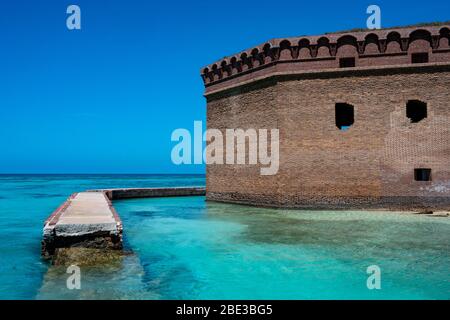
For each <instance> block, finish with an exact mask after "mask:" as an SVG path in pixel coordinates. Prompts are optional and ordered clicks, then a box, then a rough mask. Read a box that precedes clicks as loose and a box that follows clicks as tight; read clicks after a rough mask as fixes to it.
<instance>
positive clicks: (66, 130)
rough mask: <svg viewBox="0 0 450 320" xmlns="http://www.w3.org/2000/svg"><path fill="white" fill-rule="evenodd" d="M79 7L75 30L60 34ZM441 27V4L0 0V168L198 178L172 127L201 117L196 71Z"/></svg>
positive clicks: (446, 8)
mask: <svg viewBox="0 0 450 320" xmlns="http://www.w3.org/2000/svg"><path fill="white" fill-rule="evenodd" d="M70 4H77V5H79V6H80V8H81V12H82V22H81V23H82V30H80V31H69V30H68V29H67V28H66V17H67V14H66V8H67V6H68V5H70ZM370 4H377V5H379V6H380V7H381V11H382V27H389V26H397V25H404V24H412V23H418V22H429V21H444V20H449V19H450V16H449V15H448V13H449V12H450V2H448V1H442V0H441V1H433V0H429V1H426V2H423V1H354V0H353V1H350V0H346V1H328V2H327V1H299V0H298V1H283V0H280V1H275V2H274V1H265V0H259V1H215V0H204V1H186V0H184V1H143V0H141V1H137V0H126V1H125V0H118V1H113V0H101V1H100V0H87V1H86V0H71V1H64V0H54V1H50V0H39V1H38V0H34V1H31V0H29V1H24V0H14V1H13V0H9V1H6V0H2V1H1V3H0V41H1V46H0V173H203V172H204V166H203V165H190V166H186V165H185V166H175V165H173V164H172V162H171V160H170V151H171V149H172V147H173V145H174V143H173V142H171V141H170V136H171V133H172V131H173V130H174V129H176V128H188V129H191V128H193V121H194V120H203V121H205V113H206V102H205V99H204V98H203V95H202V94H203V84H202V81H201V78H200V68H201V67H202V66H204V65H206V64H209V63H211V62H214V61H216V60H218V59H220V58H221V57H223V56H226V55H229V54H233V53H235V52H238V51H240V50H242V49H245V48H248V47H250V46H253V45H256V44H259V43H261V42H264V41H266V40H268V39H270V38H274V37H283V36H296V35H310V34H321V33H324V32H331V31H338V30H343V29H352V28H364V27H365V25H366V19H367V15H366V13H365V11H366V8H367V6H368V5H370Z"/></svg>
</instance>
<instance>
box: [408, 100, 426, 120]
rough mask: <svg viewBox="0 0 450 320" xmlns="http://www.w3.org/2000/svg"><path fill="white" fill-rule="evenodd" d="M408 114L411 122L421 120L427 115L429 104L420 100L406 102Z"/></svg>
mask: <svg viewBox="0 0 450 320" xmlns="http://www.w3.org/2000/svg"><path fill="white" fill-rule="evenodd" d="M406 116H407V117H408V118H409V119H410V120H411V123H416V122H419V121H421V120H423V119H425V118H426V117H427V104H426V103H425V102H422V101H419V100H409V101H408V103H407V104H406Z"/></svg>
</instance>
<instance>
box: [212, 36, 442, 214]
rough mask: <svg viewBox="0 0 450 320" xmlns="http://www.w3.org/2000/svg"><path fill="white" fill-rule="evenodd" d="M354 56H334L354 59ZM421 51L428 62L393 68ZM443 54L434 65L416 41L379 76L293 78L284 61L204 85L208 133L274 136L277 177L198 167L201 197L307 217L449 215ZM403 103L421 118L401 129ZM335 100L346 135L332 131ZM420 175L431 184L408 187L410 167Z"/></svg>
mask: <svg viewBox="0 0 450 320" xmlns="http://www.w3.org/2000/svg"><path fill="white" fill-rule="evenodd" d="M441 40H442V41H441V42H442V43H444V42H445V41H444V40H448V38H443V39H441ZM443 45H447V46H448V41H447V42H445V44H443ZM369 49H370V48H369ZM369 49H367V47H366V50H369ZM395 49H396V48H390V47H389V46H388V47H387V50H388V51H389V50H395ZM355 50H356V49H354V48H353V49H352V48H347V49H346V51H347V52H346V53H345V54H344V55H345V56H348V55H350V56H351V55H352V54H354V55H358V52H357V51H355ZM370 50H372V51H373V52H372V53H376V48H372V49H370ZM370 50H369V51H370ZM424 50H429V52H430V56H431V58H430V63H429V64H423V65H420V66H419V65H411V64H409V63H408V61H409V60H405V61H404V63H405V65H404V66H400V65H399V64H400V62H399V61H400V60H398V59H402V57H406V58H407V59H409V58H408V56H410V55H411V53H413V52H423V51H424ZM352 52H353V53H352ZM444 54H445V55H439V57H438V55H437V56H436V57H434V56H433V53H432V49H431V47H430V44H429V43H427V42H425V41H423V40H422V39H419V40H416V41H414V42H412V43H410V44H409V46H408V52H407V54H406V55H399V56H393V57H392V58H393V59H395V63H393V64H392V66H391V67H389V68H385V67H384V65H383V63H382V62H381V60H379V61H378V62H377V63H374V64H370V63H369V62H366V65H365V66H364V67H362V68H354V69H348V70H343V69H337V70H335V71H332V70H329V69H327V70H323V72H301V71H299V69H298V67H294V65H293V64H289V63H286V64H277V65H274V66H273V67H272V68H277V69H276V70H277V72H276V73H270V72H272V71H270V72H268V71H265V72H268V73H267V74H266V77H262V78H259V77H257V76H256V75H255V74H253V76H254V78H253V79H252V78H251V76H250V75H251V74H252V73H249V74H247V76H246V75H245V74H244V75H243V76H242V77H237V78H233V77H231V78H230V79H229V80H227V81H222V82H220V81H219V82H218V83H217V85H211V86H209V91H208V90H207V94H206V96H207V100H208V109H207V121H208V128H217V129H225V128H242V129H248V128H255V129H258V128H268V129H270V128H278V129H279V130H280V169H279V171H278V174H276V175H274V176H261V175H260V172H259V166H252V165H208V166H207V198H208V199H210V200H218V201H229V202H239V203H247V204H256V205H268V206H281V207H299V208H315V209H318V208H387V209H422V208H439V209H450V104H449V101H450V94H449V87H450V64H448V62H450V56H449V55H447V53H445V52H444ZM337 55H338V56H339V51H338V53H337ZM282 57H283V56H281V57H280V58H282ZM287 58H289V56H288V57H287ZM366 59H368V58H366ZM379 59H387V58H386V57H383V58H379ZM362 60H364V58H361V56H359V62H361V61H362ZM365 61H369V60H365ZM371 61H372V62H373V61H375V60H371ZM437 61H438V62H439V63H438V64H436V62H437ZM446 62H447V63H446ZM327 63H328V62H327ZM295 65H298V63H296V64H295ZM394 65H395V66H394ZM280 66H282V68H281V67H280ZM266 70H267V69H266ZM231 82H232V83H231ZM408 100H421V101H423V102H426V103H427V104H428V117H427V118H426V119H424V120H422V121H420V122H419V123H411V122H410V119H408V118H407V116H406V103H407V101H408ZM339 102H342V103H349V104H351V105H353V106H354V107H355V123H354V125H353V126H352V127H351V128H350V129H349V130H348V131H341V130H339V129H338V128H337V127H336V124H335V103H339ZM421 167H425V168H431V169H432V181H431V182H418V181H414V168H421Z"/></svg>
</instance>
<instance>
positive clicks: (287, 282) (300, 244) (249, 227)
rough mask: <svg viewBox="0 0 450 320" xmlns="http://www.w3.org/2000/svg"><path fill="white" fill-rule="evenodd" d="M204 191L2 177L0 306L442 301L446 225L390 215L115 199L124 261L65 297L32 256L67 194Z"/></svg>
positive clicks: (61, 279) (134, 182)
mask: <svg viewBox="0 0 450 320" xmlns="http://www.w3.org/2000/svg"><path fill="white" fill-rule="evenodd" d="M202 184H204V178H203V177H198V176H197V177H181V176H180V177H170V176H158V177H155V176H147V177H122V178H118V177H108V176H104V177H98V176H96V177H58V178H49V177H9V178H5V177H3V178H0V195H1V197H2V198H1V199H0V212H1V215H2V216H1V218H2V219H1V224H0V231H1V232H2V235H3V236H4V237H3V239H4V240H2V243H1V244H0V258H1V263H0V267H1V273H0V298H3V299H5V298H24V299H34V298H38V299H61V298H69V299H72V298H73V299H80V298H82V299H99V298H102V299H449V298H450V281H449V280H450V278H449V270H450V255H449V253H450V250H449V249H450V232H449V231H450V219H448V218H432V217H425V216H418V215H408V214H401V213H392V212H388V213H385V212H342V211H341V212H332V211H330V212H327V211H294V210H274V209H261V208H253V207H246V206H237V205H229V204H220V203H205V201H204V198H203V197H182V198H157V199H134V200H123V201H116V202H115V203H114V205H115V207H116V209H117V211H118V212H119V214H120V216H121V218H122V220H123V222H124V228H125V243H126V247H127V249H128V250H129V251H132V252H133V254H130V255H128V256H126V257H124V259H123V260H122V261H120V263H119V264H117V265H113V266H109V267H108V268H104V267H103V268H98V267H97V268H95V267H90V268H83V269H82V281H81V284H82V289H81V290H68V289H67V288H66V284H65V281H66V278H67V274H66V273H65V270H64V269H61V268H57V267H50V268H49V266H48V265H47V264H46V263H43V262H42V261H41V260H40V259H39V246H40V244H39V241H40V236H41V234H40V233H41V227H42V221H43V220H44V219H45V217H46V216H47V215H48V214H49V213H50V212H51V211H52V210H53V209H54V208H55V207H56V206H58V205H59V203H60V202H61V201H63V200H64V199H65V197H66V196H67V195H68V194H70V193H71V192H74V191H79V190H84V189H92V188H104V187H127V186H140V187H144V186H163V185H166V186H168V185H202ZM6 218H7V219H8V220H6ZM370 265H377V266H379V267H380V269H381V290H368V289H367V286H366V280H367V277H368V275H367V273H366V268H367V267H368V266H370Z"/></svg>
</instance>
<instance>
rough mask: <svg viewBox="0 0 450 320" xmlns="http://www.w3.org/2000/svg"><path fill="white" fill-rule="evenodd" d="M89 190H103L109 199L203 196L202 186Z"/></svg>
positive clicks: (204, 192)
mask: <svg viewBox="0 0 450 320" xmlns="http://www.w3.org/2000/svg"><path fill="white" fill-rule="evenodd" d="M91 192H104V193H105V194H106V195H107V196H108V198H109V199H110V200H119V199H133V198H158V197H188V196H204V195H206V188H204V187H176V188H124V189H102V190H91Z"/></svg>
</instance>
